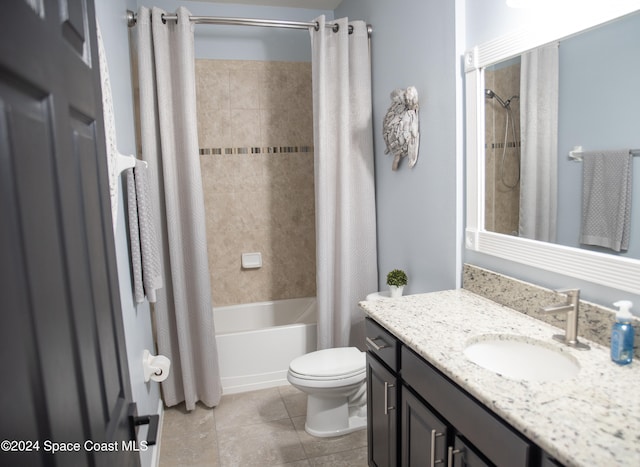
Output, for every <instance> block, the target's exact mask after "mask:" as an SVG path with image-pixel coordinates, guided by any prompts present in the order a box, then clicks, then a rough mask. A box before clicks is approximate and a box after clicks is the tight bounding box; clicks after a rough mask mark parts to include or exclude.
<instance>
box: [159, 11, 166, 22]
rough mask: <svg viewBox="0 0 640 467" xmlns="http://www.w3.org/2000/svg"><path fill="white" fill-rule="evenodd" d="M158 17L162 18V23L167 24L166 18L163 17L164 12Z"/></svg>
mask: <svg viewBox="0 0 640 467" xmlns="http://www.w3.org/2000/svg"><path fill="white" fill-rule="evenodd" d="M160 19H162V24H167V20H166V19H165V18H164V13H162V14H161V15H160Z"/></svg>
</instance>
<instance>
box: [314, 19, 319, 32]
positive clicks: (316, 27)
mask: <svg viewBox="0 0 640 467" xmlns="http://www.w3.org/2000/svg"><path fill="white" fill-rule="evenodd" d="M313 29H315V30H316V31H320V23H319V22H317V21H316V25H315V26H314V28H313Z"/></svg>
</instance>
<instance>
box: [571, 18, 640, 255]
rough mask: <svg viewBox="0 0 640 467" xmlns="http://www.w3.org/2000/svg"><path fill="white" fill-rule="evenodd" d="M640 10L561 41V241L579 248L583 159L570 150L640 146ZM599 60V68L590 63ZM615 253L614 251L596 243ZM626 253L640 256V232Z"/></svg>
mask: <svg viewBox="0 0 640 467" xmlns="http://www.w3.org/2000/svg"><path fill="white" fill-rule="evenodd" d="M639 46H640V13H637V14H634V15H631V16H629V17H627V18H624V19H621V20H618V21H615V22H612V23H608V24H606V25H604V26H602V27H600V28H596V29H593V30H590V31H587V32H585V33H582V34H580V35H578V36H575V37H571V38H569V39H566V40H563V41H562V42H561V45H560V49H559V55H560V100H559V103H558V105H559V115H558V117H559V121H558V126H559V129H558V154H559V156H560V157H559V164H558V180H559V181H560V183H559V184H558V243H560V244H562V245H568V246H575V247H578V246H579V243H578V235H579V232H580V224H581V217H582V215H581V214H582V204H581V202H582V196H581V193H582V164H580V163H576V162H573V161H571V160H569V158H568V157H567V153H568V152H569V151H570V150H571V149H573V147H574V146H576V145H581V146H583V147H584V149H585V150H586V151H589V150H598V149H622V148H640V131H639V128H638V127H639V126H638V120H639V119H638V109H640V87H639V86H638V77H639V76H640V60H632V59H630V57H634V56H637V55H638V53H639V51H638V48H639ZM591 64H593V65H594V66H593V67H590V65H591ZM633 179H634V180H635V181H636V183H635V184H634V186H633V195H632V198H633V200H632V203H631V207H632V215H631V232H632V233H633V232H635V233H637V232H640V183H638V180H640V158H635V159H634V163H633ZM593 249H596V250H597V251H603V252H605V253H610V254H613V251H612V250H607V249H604V248H593ZM620 256H628V257H630V258H636V259H640V235H637V234H636V235H633V234H632V235H631V238H630V242H629V250H628V251H625V252H622V253H620Z"/></svg>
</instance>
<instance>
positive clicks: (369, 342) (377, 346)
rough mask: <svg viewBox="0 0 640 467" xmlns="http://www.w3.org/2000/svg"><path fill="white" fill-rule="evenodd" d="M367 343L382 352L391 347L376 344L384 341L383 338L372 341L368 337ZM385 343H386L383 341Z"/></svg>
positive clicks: (375, 338)
mask: <svg viewBox="0 0 640 467" xmlns="http://www.w3.org/2000/svg"><path fill="white" fill-rule="evenodd" d="M365 340H366V341H367V344H369V345H370V346H371V347H373V349H374V350H382V349H386V348H387V347H389V346H388V345H387V344H386V343H384V344H382V345H378V344H376V343H375V341H377V340H382V338H381V337H374V338H373V339H371V338H370V337H367V338H366V339H365ZM382 342H384V341H382Z"/></svg>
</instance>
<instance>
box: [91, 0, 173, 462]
mask: <svg viewBox="0 0 640 467" xmlns="http://www.w3.org/2000/svg"><path fill="white" fill-rule="evenodd" d="M127 9H135V2H134V1H133V0H113V1H104V0H103V1H100V0H98V1H96V17H97V19H98V25H99V28H100V32H101V34H102V39H103V42H104V48H105V53H106V57H107V62H108V67H109V78H110V80H111V91H112V95H113V110H114V116H115V124H116V135H117V136H116V137H117V145H118V150H119V151H120V152H121V153H122V154H135V152H136V141H135V130H134V128H135V127H134V120H133V92H132V86H131V67H130V62H129V38H128V28H127V23H126V19H125V12H126V10H127ZM121 178H122V177H121ZM123 206H124V198H123V190H122V180H120V183H119V200H118V228H117V230H116V233H115V237H116V260H117V265H118V280H119V283H120V298H121V302H122V316H123V320H124V331H125V340H126V348H127V359H128V363H129V374H130V376H131V388H132V393H133V400H134V401H135V402H136V403H137V404H138V413H139V414H140V415H143V414H154V413H156V412H157V410H158V402H159V401H160V386H159V384H158V383H152V382H151V383H145V382H144V377H143V373H142V352H143V350H144V349H149V350H150V351H151V352H152V353H155V352H154V349H155V347H154V343H153V336H152V330H151V312H150V310H149V304H148V303H147V302H144V303H143V304H141V305H138V306H136V304H135V301H134V299H133V292H132V285H131V284H132V283H131V269H130V268H131V266H130V264H131V262H130V260H129V246H128V242H127V235H126V220H125V213H124V207H123ZM140 436H141V439H144V438H142V437H144V436H146V429H145V430H141V431H140ZM152 454H153V450H151V449H150V450H148V451H146V452H141V453H140V458H141V463H142V465H143V466H147V465H151V464H152Z"/></svg>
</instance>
